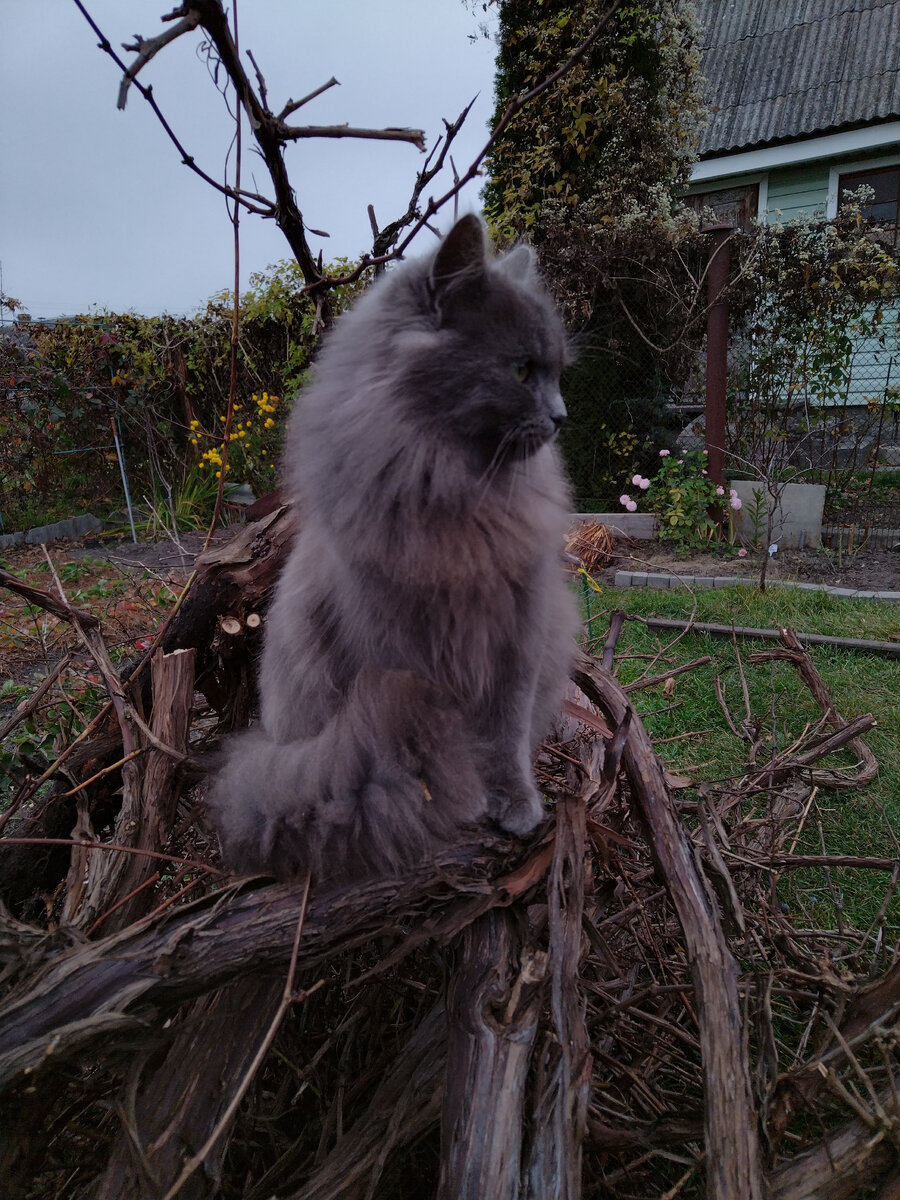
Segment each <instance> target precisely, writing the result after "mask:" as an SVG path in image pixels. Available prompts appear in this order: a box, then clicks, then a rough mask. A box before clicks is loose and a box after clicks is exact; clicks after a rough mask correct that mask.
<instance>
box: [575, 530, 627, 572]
mask: <svg viewBox="0 0 900 1200" xmlns="http://www.w3.org/2000/svg"><path fill="white" fill-rule="evenodd" d="M566 553H567V554H569V555H571V557H572V558H575V559H578V561H579V562H580V564H581V566H582V567H584V569H585V571H587V573H588V574H589V575H596V574H597V573H598V572H600V571H603V570H605V569H606V568H607V567H608V566H609V564H610V563H611V562H612V558H613V554H614V553H615V538H614V537H613V535H612V533H611V532H610V529H609V526H608V525H604V524H603V523H602V522H600V521H582V522H580V524H578V525H576V526H575V528H574V529H573V530H572V532H571V533H570V534H569V536H568V538H567V539H566Z"/></svg>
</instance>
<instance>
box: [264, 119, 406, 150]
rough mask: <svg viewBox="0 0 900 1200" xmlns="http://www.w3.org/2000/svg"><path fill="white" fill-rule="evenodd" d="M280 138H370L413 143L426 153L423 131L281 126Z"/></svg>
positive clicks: (288, 140)
mask: <svg viewBox="0 0 900 1200" xmlns="http://www.w3.org/2000/svg"><path fill="white" fill-rule="evenodd" d="M279 136H280V137H281V138H283V140H284V141H286V142H294V141H298V140H299V139H300V138H368V139H370V140H374V141H382V142H412V144H413V145H414V146H416V147H417V148H418V149H419V150H421V151H422V152H423V153H424V150H425V134H424V132H423V131H422V130H421V129H392V128H390V127H388V128H387V129H359V128H356V127H355V126H353V125H299V126H298V125H281V126H280V128H279Z"/></svg>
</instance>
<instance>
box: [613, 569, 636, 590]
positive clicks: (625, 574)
mask: <svg viewBox="0 0 900 1200" xmlns="http://www.w3.org/2000/svg"><path fill="white" fill-rule="evenodd" d="M633 577H634V572H633V571H616V574H615V577H614V579H613V587H632V586H633V585H632V582H631V581H632V579H633Z"/></svg>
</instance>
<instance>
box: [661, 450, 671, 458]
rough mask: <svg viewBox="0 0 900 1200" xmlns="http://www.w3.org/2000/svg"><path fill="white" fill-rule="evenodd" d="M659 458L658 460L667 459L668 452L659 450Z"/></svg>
mask: <svg viewBox="0 0 900 1200" xmlns="http://www.w3.org/2000/svg"><path fill="white" fill-rule="evenodd" d="M659 457H660V458H668V457H669V451H668V450H660V452H659Z"/></svg>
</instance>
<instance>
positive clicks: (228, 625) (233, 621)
mask: <svg viewBox="0 0 900 1200" xmlns="http://www.w3.org/2000/svg"><path fill="white" fill-rule="evenodd" d="M219 627H220V629H221V630H222V632H223V633H228V634H231V636H232V637H235V636H236V635H237V634H239V633H240V632H241V623H240V621H239V620H238V619H237V617H220V618H219Z"/></svg>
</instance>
